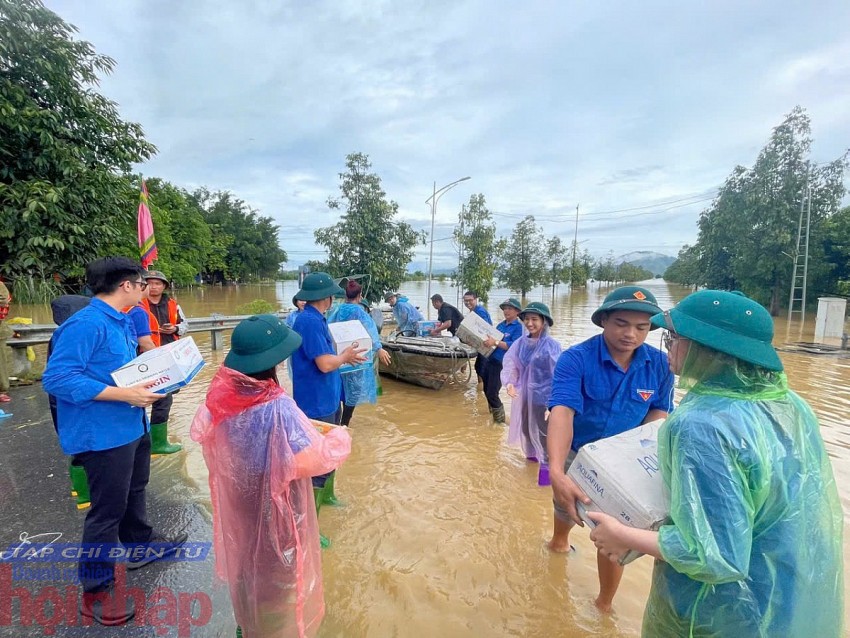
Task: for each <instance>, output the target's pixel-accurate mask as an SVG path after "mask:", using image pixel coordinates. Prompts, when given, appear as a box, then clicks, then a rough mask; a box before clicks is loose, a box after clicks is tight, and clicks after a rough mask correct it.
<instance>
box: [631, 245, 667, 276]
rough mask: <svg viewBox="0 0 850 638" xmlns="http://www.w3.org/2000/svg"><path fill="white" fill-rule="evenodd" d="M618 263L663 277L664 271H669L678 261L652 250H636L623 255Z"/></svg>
mask: <svg viewBox="0 0 850 638" xmlns="http://www.w3.org/2000/svg"><path fill="white" fill-rule="evenodd" d="M617 261H618V262H620V263H628V264H634V265H635V266H640V267H642V268H646V269H647V270H649V271H650V272H652V274H653V275H663V274H664V271H665V270H667V267H668V266H669V265H670V264H672V263H673V262H674V261H676V258H675V257H671V256H670V255H664V254H662V253H655V252H652V251H651V250H636V251H634V252H631V253H626V254H625V255H621V256H620V257H618V258H617Z"/></svg>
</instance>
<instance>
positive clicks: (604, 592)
mask: <svg viewBox="0 0 850 638" xmlns="http://www.w3.org/2000/svg"><path fill="white" fill-rule="evenodd" d="M660 312H661V309H660V308H659V307H658V305H657V303H656V300H655V296H654V295H653V294H652V293H651V292H650V291H649V290H647V289H646V288H640V287H638V286H623V287H621V288H617V289H615V290H613V291H612V292H611V293H609V294H608V296H607V297H605V301H604V302H603V304H602V305H601V306H600V307H599V308H598V309H597V310H596V312H594V313H593V315H592V316H591V321H593V323H594V324H596V325H597V326H600V327H601V328H602V334H600V335H596V336H595V337H591V338H590V339H588V340H586V341H583V342H582V343H579V344H576V345H575V346H573V347H571V348H569V349H567V350H565V351H564V352H563V353H562V354H561V357H560V359H559V360H558V364H557V366H555V376H554V379H553V381H552V396H551V398H550V399H549V410H550V414H549V433H548V442H547V446H548V451H549V470H550V480H551V482H552V496H553V501H554V505H555V525H554V533H553V535H552V540H551V541H550V543H549V548H550V549H551V550H552V551H554V552H566V551H568V550H569V548H570V545H569V533H570V530H571V529H572V527H573V525H576V524H578V525H583V523H582V522H581V519H580V517H579V515H578V512H577V510H576V501H581V502H582V503H585V504H587V503H589V502H590V500H589V499H588V498H587V497H586V496H585V494H584V492H583V491H582V490H581V488H580V487H579V486H578V485H576V483H575V482H573V481H572V479H570V478H569V477H568V476H567V474H566V472H567V469H568V468H569V465H570V463H571V462H572V460H573V458H574V457H575V453H576V452H577V451H578V449H579V448H580V447H581V446H582V445H585V444H587V443H591V442H593V441H596V440H598V439H603V438H606V437H609V436H614V435H615V434H620V433H621V432H625V431H626V430H630V429H632V428H635V427H637V426H639V425H641V424H643V423H649V422H650V421H655V420H657V419H663V418H664V417H666V416H667V413H668V412H670V411H671V410H672V409H673V374H672V373H671V372H670V369H669V367H668V365H667V355H665V354H664V353H663V352H661V351H660V350H658V349H657V348H654V347H652V346H649V345H646V344H645V343H644V341H646V337H647V335H648V334H649V331H650V330H654V329H655V327H654V326H652V324H651V323H650V317H651V316H652V315H655V314H658V313H660ZM596 563H597V567H598V570H599V596H598V597H597V598H596V601H595V602H596V606H597V607H598V608H599V609H600V610H601V611H603V612H609V611H611V604H612V602H613V600H614V594H616V593H617V587H618V586H619V584H620V579H621V578H622V577H623V568H622V567H621V566H620V565H619V564H616V563H612V562H611V561H610V560H608V557H607V556H602V555H601V554H597V559H596Z"/></svg>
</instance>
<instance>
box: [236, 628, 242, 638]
mask: <svg viewBox="0 0 850 638" xmlns="http://www.w3.org/2000/svg"><path fill="white" fill-rule="evenodd" d="M236 638H242V627H240V626H239V625H236Z"/></svg>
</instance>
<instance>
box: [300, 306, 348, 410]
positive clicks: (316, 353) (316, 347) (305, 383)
mask: <svg viewBox="0 0 850 638" xmlns="http://www.w3.org/2000/svg"><path fill="white" fill-rule="evenodd" d="M292 329H293V330H295V332H297V333H298V334H300V335H301V347H299V348H298V350H296V351H295V352H294V353H293V354H292V359H291V360H290V361H291V365H292V398H293V399H295V403H296V404H297V405H298V407H299V408H301V410H302V411H303V412H304V414H306V415H307V416H308V417H310V418H311V419H318V418H319V417H324V416H328V415H329V414H333V413H334V412H336V411H337V410H339V402H340V399H341V397H342V376H341V375H340V373H339V370H334V371H333V372H322V371H321V370H319V368H318V366H317V365H316V361H315V359H316V357H320V356H322V355H324V354H336V352H334V344H333V341H332V340H331V333H330V330H328V322H327V320H325V318H324V316H322V313H320V312H319V311H318V310H316V309H315V308H314V307H313V306H311V305H309V304H308V305H306V306H304V310H303V311H302V312H301V314H299V315H298V321H296V322H295V325H294V326H293V327H292Z"/></svg>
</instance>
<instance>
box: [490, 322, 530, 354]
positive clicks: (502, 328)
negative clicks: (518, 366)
mask: <svg viewBox="0 0 850 638" xmlns="http://www.w3.org/2000/svg"><path fill="white" fill-rule="evenodd" d="M496 330H498V331H499V332H501V333H502V334H503V335H505V336H504V337H502V341H504V342H505V343H506V344H508V348H510V347H511V344H512V343H513V342H514V341H516V340H517V339H520V338H522V322H521V321H520V320H519V319H514V320H513V321H512V322H511V323H508V322H507V321H503V322H502V323H500V324H499V325H498V326H496ZM507 353H508V351H507V350H502V349H501V348H496V349H495V350H493V353H492V354H491V355H490V356H489V357H487V359H488V361H501V360H502V359H504V358H505V355H506V354H507Z"/></svg>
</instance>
